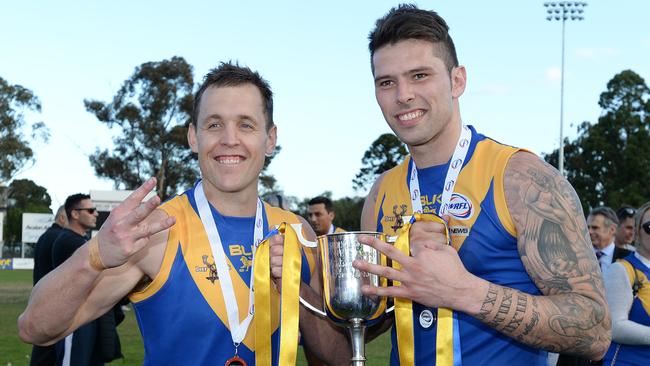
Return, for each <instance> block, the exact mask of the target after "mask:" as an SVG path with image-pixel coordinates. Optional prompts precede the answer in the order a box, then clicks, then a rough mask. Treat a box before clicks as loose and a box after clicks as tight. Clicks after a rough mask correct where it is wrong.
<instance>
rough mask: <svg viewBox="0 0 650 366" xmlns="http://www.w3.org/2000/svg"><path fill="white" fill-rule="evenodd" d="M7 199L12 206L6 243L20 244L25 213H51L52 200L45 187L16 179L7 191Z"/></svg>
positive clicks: (8, 219)
mask: <svg viewBox="0 0 650 366" xmlns="http://www.w3.org/2000/svg"><path fill="white" fill-rule="evenodd" d="M7 197H8V198H9V200H10V201H11V203H12V205H10V206H9V208H8V209H7V226H6V230H5V231H4V232H5V241H6V242H7V243H14V244H15V243H19V242H20V239H21V235H22V221H23V213H24V212H32V213H50V212H52V211H51V210H50V204H51V203H52V199H51V198H50V195H49V194H48V193H47V189H45V187H41V186H39V185H38V184H36V183H34V182H33V181H31V180H29V179H15V180H14V181H12V182H11V184H10V185H9V187H8V190H7Z"/></svg>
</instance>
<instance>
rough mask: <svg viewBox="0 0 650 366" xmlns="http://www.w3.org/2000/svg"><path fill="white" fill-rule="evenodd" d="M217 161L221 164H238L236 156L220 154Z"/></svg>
mask: <svg viewBox="0 0 650 366" xmlns="http://www.w3.org/2000/svg"><path fill="white" fill-rule="evenodd" d="M217 161H218V162H219V163H221V164H238V163H239V161H240V159H239V157H237V156H220V157H218V158H217Z"/></svg>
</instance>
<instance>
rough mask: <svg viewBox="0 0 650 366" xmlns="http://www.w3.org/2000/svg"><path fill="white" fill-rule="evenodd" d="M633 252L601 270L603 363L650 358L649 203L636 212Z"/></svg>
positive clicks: (643, 362) (640, 362) (634, 362)
mask: <svg viewBox="0 0 650 366" xmlns="http://www.w3.org/2000/svg"><path fill="white" fill-rule="evenodd" d="M634 235H635V240H634V242H635V246H636V252H634V254H631V255H629V256H628V257H627V258H625V259H623V260H620V261H618V262H616V263H614V264H612V266H611V267H610V269H609V270H608V271H607V273H605V276H604V280H605V289H606V296H607V303H608V304H609V307H610V309H611V313H612V344H611V346H610V348H609V350H608V351H607V355H606V356H605V359H604V364H605V365H613V364H616V365H647V364H648V358H649V357H650V310H649V309H648V307H647V304H648V301H649V300H650V285H649V284H648V277H650V202H647V203H646V204H644V205H643V206H641V208H639V210H638V211H637V213H636V217H635V225H634Z"/></svg>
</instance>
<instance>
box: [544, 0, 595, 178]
mask: <svg viewBox="0 0 650 366" xmlns="http://www.w3.org/2000/svg"><path fill="white" fill-rule="evenodd" d="M544 6H545V7H546V20H548V21H549V22H552V21H554V20H558V21H562V71H561V73H560V79H561V81H560V151H559V154H558V170H559V171H560V174H562V176H564V28H565V23H566V21H567V20H578V21H580V20H584V19H585V18H584V15H583V13H584V10H585V9H584V8H585V7H586V6H587V3H586V2H576V1H549V2H545V3H544Z"/></svg>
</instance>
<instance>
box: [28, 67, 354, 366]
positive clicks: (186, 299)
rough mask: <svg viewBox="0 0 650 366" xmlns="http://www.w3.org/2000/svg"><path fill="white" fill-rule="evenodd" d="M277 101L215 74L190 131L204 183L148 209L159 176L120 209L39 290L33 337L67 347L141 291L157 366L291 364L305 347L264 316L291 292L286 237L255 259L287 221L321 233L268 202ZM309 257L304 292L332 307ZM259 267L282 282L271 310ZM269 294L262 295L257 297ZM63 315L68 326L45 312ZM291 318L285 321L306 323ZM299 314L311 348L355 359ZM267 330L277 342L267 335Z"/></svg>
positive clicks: (146, 336) (141, 312)
mask: <svg viewBox="0 0 650 366" xmlns="http://www.w3.org/2000/svg"><path fill="white" fill-rule="evenodd" d="M272 95H273V94H272V92H271V89H270V86H269V85H268V82H267V81H266V80H264V79H263V78H262V77H261V76H260V75H259V74H258V73H257V72H254V71H252V70H250V69H249V68H247V67H242V66H239V65H237V64H233V63H222V64H221V65H219V67H217V68H215V69H213V70H211V71H210V72H209V73H208V75H206V77H205V79H204V81H203V83H202V84H201V86H200V88H199V90H198V91H197V92H196V95H195V98H194V109H193V113H192V122H191V124H190V125H189V130H188V132H187V139H188V142H189V145H190V147H191V149H192V151H193V152H195V153H196V154H197V155H198V161H199V167H200V170H201V177H202V179H201V180H200V181H199V182H197V183H196V184H195V186H194V187H193V188H191V189H189V190H188V191H186V192H184V193H183V194H181V195H178V196H176V197H173V198H171V199H170V200H168V201H166V202H165V203H163V204H162V205H160V206H159V203H160V199H159V198H158V197H157V196H155V197H153V198H151V199H150V200H148V201H147V202H141V201H142V200H143V199H144V197H145V195H146V194H147V193H148V192H150V191H151V190H152V189H153V188H154V187H155V184H156V180H155V179H153V178H152V179H149V180H148V181H147V182H145V183H144V184H143V185H142V186H141V187H140V188H138V189H137V190H136V191H135V192H134V193H133V194H132V195H131V196H129V198H127V199H126V200H125V201H124V202H123V203H122V204H120V205H119V206H118V207H116V208H115V209H113V211H112V212H111V214H110V215H109V217H108V219H107V220H106V222H105V223H104V225H103V226H102V228H101V229H100V230H99V232H98V234H97V235H96V239H93V240H91V241H90V242H89V243H88V244H87V245H84V246H82V247H81V248H80V249H79V250H78V251H77V252H76V253H75V255H74V256H73V257H72V258H71V260H70V261H69V262H68V263H66V265H64V266H62V267H63V268H61V270H59V271H57V273H56V274H57V276H56V277H53V278H48V280H49V281H48V282H47V283H45V284H42V287H41V288H36V289H35V290H34V292H33V293H32V296H31V297H30V302H29V304H28V306H27V309H26V310H25V312H24V313H23V314H22V315H21V316H20V318H19V331H20V332H19V334H20V336H21V338H22V339H23V340H25V341H27V342H33V343H47V342H51V341H52V340H53V339H59V338H61V337H62V336H64V335H65V334H67V333H69V332H70V331H71V330H73V329H76V328H77V327H78V326H80V325H81V324H84V323H85V322H87V321H89V320H91V319H93V318H94V317H96V316H97V315H98V314H100V313H101V311H102V310H103V309H107V308H109V307H111V306H113V305H114V304H115V303H116V302H117V301H118V300H119V299H120V298H122V297H123V296H125V295H129V297H130V299H131V301H132V303H133V309H134V311H135V313H136V315H137V319H138V325H139V327H140V330H141V333H142V335H143V340H144V346H145V360H144V363H145V364H146V365H149V364H150V365H223V364H226V365H245V364H248V365H254V364H258V365H260V364H265V362H263V361H266V360H268V359H270V358H272V359H273V364H274V365H277V364H283V360H282V359H279V358H281V357H282V356H283V354H284V355H285V356H287V357H291V354H290V353H291V352H286V351H287V350H289V351H291V349H292V348H293V347H297V341H296V343H295V344H287V343H284V344H285V345H286V347H284V346H282V343H283V341H282V339H283V338H285V333H283V334H282V335H281V336H280V329H281V328H280V316H279V315H280V314H279V313H272V314H270V315H271V316H268V317H263V316H260V317H258V313H259V311H260V309H265V308H268V307H269V306H264V305H273V306H271V308H275V309H277V308H278V307H279V305H278V304H279V302H280V293H279V292H280V291H282V292H284V291H287V289H286V288H284V287H283V286H281V285H282V284H283V281H282V278H283V275H282V270H283V267H282V259H283V256H284V255H286V253H285V252H284V249H285V246H284V238H283V236H282V235H273V236H271V237H270V238H269V242H270V246H269V248H266V247H264V249H265V250H268V252H267V253H268V257H269V258H268V259H267V261H268V263H258V262H256V258H255V257H254V256H255V254H254V253H255V252H254V251H257V250H259V249H256V248H257V245H258V244H259V243H260V241H261V240H262V238H263V237H264V236H265V235H268V234H269V233H272V229H273V228H274V227H275V226H276V225H279V224H281V223H283V222H285V223H288V224H295V225H302V230H303V235H304V236H305V237H306V238H307V239H309V240H314V239H315V235H314V233H313V231H312V230H311V228H310V227H309V225H307V222H306V221H305V220H304V219H301V218H300V217H297V216H296V215H294V214H293V213H291V212H287V211H284V210H282V209H279V208H274V207H271V206H270V205H267V204H263V203H262V201H261V200H260V198H259V196H258V183H259V175H260V172H261V170H262V168H263V166H264V159H265V155H269V154H272V153H273V150H274V148H275V143H276V136H277V127H276V125H275V124H274V122H273V97H272ZM260 248H262V247H260ZM290 249H291V248H290ZM297 254H298V255H301V256H302V264H303V266H302V268H297V271H296V272H301V273H302V277H301V279H302V282H300V285H299V291H300V295H301V296H302V297H303V298H305V299H306V300H307V301H309V302H310V303H312V304H314V303H318V302H321V303H322V300H321V297H320V295H319V291H320V290H319V289H320V287H321V282H320V277H319V276H318V273H319V269H318V268H317V267H316V266H317V264H318V260H317V258H316V257H315V256H316V251H315V249H307V248H304V249H303V250H301V251H299V252H298V253H297ZM296 259H298V258H296ZM253 263H255V266H258V265H266V264H268V265H269V267H270V276H269V278H262V279H261V280H263V281H264V282H266V284H268V285H269V287H268V288H266V287H265V288H264V289H266V290H270V289H271V286H270V285H271V281H272V283H273V284H275V289H276V290H273V291H271V293H270V294H269V296H270V297H271V299H270V304H259V305H257V304H254V302H253V299H254V298H255V297H256V296H253V295H254V293H253V289H252V283H253V282H252V280H253V273H252V272H253V269H252V267H253ZM294 263H297V260H296V261H294ZM294 269H295V268H294ZM296 274H297V273H296ZM256 280H257V278H256ZM262 290H263V289H262V288H255V295H257V294H261V292H262ZM61 293H65V294H66V297H65V298H62V295H59V294H61ZM291 300H296V301H297V299H291ZM283 302H284V299H283ZM254 305H255V306H254ZM283 306H284V304H283ZM296 306H297V303H296ZM54 313H56V314H57V317H56V318H53V317H48V316H45V315H44V314H54ZM287 315H288V317H287V318H283V319H282V323H283V324H284V322H285V320H286V321H288V320H287V319H288V318H292V317H294V316H295V317H296V318H297V316H298V314H295V313H291V314H287ZM299 315H300V322H299V327H300V333H301V335H302V340H303V345H304V346H305V347H306V348H308V349H310V350H313V351H314V353H315V354H316V355H317V356H318V357H320V358H322V359H324V360H326V361H328V362H329V363H330V364H336V365H339V364H344V363H346V362H348V361H349V359H350V351H349V347H348V346H347V343H346V342H347V341H346V338H345V335H344V334H343V333H342V330H340V329H336V327H335V326H334V325H332V324H330V323H328V322H327V321H325V320H323V319H320V318H318V317H317V316H315V315H314V314H311V313H310V312H309V311H308V310H306V309H305V308H302V307H301V308H299ZM295 320H296V321H297V319H295ZM258 327H259V328H258ZM262 327H264V328H265V329H267V330H270V333H272V334H271V335H270V336H268V335H267V332H261V331H260V329H262ZM269 328H270V329H269ZM288 328H291V329H289V330H290V331H289V332H287V334H286V337H288V338H289V339H293V337H296V338H297V333H294V332H293V330H294V329H293V326H290V327H288ZM252 330H255V331H252ZM258 332H259V333H258ZM260 334H261V336H262V337H266V338H267V339H258V337H257V336H258V335H260ZM257 341H260V342H267V341H268V342H270V343H271V346H270V347H267V348H265V349H266V351H268V353H266V354H263V356H264V358H263V359H262V360H263V361H260V360H258V359H257V357H258V351H259V350H260V347H259V345H258V344H257ZM291 343H293V342H291ZM265 344H266V343H265ZM279 345H280V347H278V346H279ZM278 348H280V352H278ZM334 349H339V350H338V351H337V352H332V350H334ZM283 352H284V353H283ZM278 353H280V355H278ZM293 355H295V353H293ZM284 363H287V361H286V360H285V361H284ZM289 363H292V362H289Z"/></svg>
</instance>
